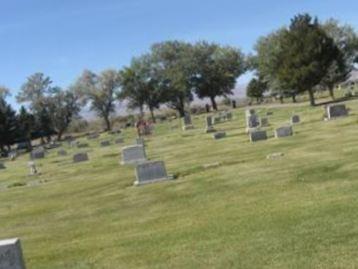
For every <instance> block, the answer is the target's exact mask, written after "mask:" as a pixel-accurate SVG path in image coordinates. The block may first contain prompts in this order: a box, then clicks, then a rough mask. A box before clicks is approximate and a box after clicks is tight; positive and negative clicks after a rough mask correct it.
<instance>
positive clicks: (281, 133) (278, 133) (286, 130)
mask: <svg viewBox="0 0 358 269" xmlns="http://www.w3.org/2000/svg"><path fill="white" fill-rule="evenodd" d="M292 135H293V130H292V126H283V127H280V128H277V129H276V130H275V137H276V138H280V137H286V136H292Z"/></svg>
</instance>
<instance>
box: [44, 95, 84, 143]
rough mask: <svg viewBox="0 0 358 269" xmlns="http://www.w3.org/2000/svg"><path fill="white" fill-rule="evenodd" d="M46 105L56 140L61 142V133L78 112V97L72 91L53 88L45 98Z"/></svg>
mask: <svg viewBox="0 0 358 269" xmlns="http://www.w3.org/2000/svg"><path fill="white" fill-rule="evenodd" d="M47 104H48V105H47V106H48V109H49V115H50V118H51V123H52V126H53V129H54V130H55V132H56V133H57V138H58V140H61V137H62V135H63V133H64V132H65V131H66V130H67V128H68V127H69V125H70V124H71V122H72V120H73V119H74V118H75V117H77V116H78V113H79V112H80V106H79V103H78V97H77V96H76V94H75V92H74V90H72V89H69V90H62V89H61V88H54V89H53V90H52V93H51V95H50V96H48V97H47Z"/></svg>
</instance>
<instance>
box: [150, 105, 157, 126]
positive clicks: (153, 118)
mask: <svg viewBox="0 0 358 269" xmlns="http://www.w3.org/2000/svg"><path fill="white" fill-rule="evenodd" d="M149 111H150V116H151V117H152V121H153V123H155V122H156V120H155V116H154V109H153V108H152V107H149Z"/></svg>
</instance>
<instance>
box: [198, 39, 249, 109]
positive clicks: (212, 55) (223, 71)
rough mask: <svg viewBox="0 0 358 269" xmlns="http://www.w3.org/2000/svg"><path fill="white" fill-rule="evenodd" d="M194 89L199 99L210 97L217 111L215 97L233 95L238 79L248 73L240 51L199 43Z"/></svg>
mask: <svg viewBox="0 0 358 269" xmlns="http://www.w3.org/2000/svg"><path fill="white" fill-rule="evenodd" d="M192 61H193V65H194V66H193V73H192V79H191V82H192V87H193V89H194V91H195V93H196V94H197V95H198V97H199V98H204V97H208V98H210V100H211V103H212V106H213V109H214V110H217V105H216V101H215V97H217V96H227V95H230V94H232V90H233V88H234V87H235V84H236V79H237V78H238V77H239V76H240V75H241V74H242V73H244V72H245V71H246V67H245V61H244V56H243V54H242V53H241V52H240V50H238V49H235V48H232V47H221V46H219V45H217V44H209V43H207V42H199V43H197V44H195V46H194V47H193V57H192Z"/></svg>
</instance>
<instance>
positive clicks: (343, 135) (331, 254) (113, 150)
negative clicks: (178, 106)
mask: <svg viewBox="0 0 358 269" xmlns="http://www.w3.org/2000/svg"><path fill="white" fill-rule="evenodd" d="M357 105H358V102H356V101H353V102H349V103H347V106H348V107H349V108H350V109H351V112H350V116H349V117H347V118H343V119H339V120H333V121H330V122H324V121H322V114H323V109H322V108H321V107H316V108H311V107H308V106H297V107H285V108H259V109H257V112H258V113H259V114H260V115H265V114H266V112H267V111H268V110H270V111H273V115H272V116H270V117H269V120H270V124H271V125H270V127H269V128H267V129H268V131H269V136H270V139H269V140H267V141H263V142H258V143H255V144H251V143H249V142H248V136H247V134H246V133H245V120H244V110H242V109H238V110H235V111H234V119H233V120H232V121H231V122H227V123H222V124H218V125H216V126H215V127H216V129H218V130H224V131H226V132H227V137H226V138H225V139H222V140H218V141H215V140H213V138H212V137H211V135H210V134H205V133H204V125H205V122H204V116H201V117H198V118H195V119H194V125H195V127H196V128H195V129H194V130H190V131H186V132H183V131H181V129H180V128H175V129H172V126H174V127H175V125H179V123H178V121H173V122H171V123H168V122H166V123H163V124H158V125H157V126H156V131H155V134H154V135H152V136H151V137H148V138H146V144H147V154H148V156H149V158H150V159H152V160H164V161H165V163H166V166H167V170H168V172H169V173H170V174H174V175H176V176H177V177H178V178H177V179H176V180H175V181H170V182H163V183H158V184H152V185H147V186H142V187H133V186H132V184H133V182H134V168H133V167H130V166H120V165H119V161H120V152H121V150H120V149H121V146H123V145H113V146H111V147H106V148H100V146H99V141H100V140H101V139H105V136H104V137H102V138H101V139H99V140H97V141H91V142H90V144H91V147H90V148H89V149H87V150H88V151H89V157H90V161H89V162H86V163H79V164H73V163H72V161H71V157H72V155H71V153H73V152H75V150H74V149H70V148H66V149H67V150H68V151H69V153H70V155H69V156H67V157H58V156H57V154H56V153H57V150H53V151H50V153H49V155H48V157H47V158H46V159H44V160H40V161H38V164H39V169H40V171H41V175H40V176H38V177H30V176H28V175H27V174H28V168H27V161H28V156H27V155H26V156H22V157H20V158H19V159H18V160H17V161H15V162H6V163H5V165H6V166H7V169H6V170H0V238H9V237H19V238H21V240H22V245H23V251H24V255H25V259H26V263H27V267H28V269H45V268H46V269H47V268H49V269H63V268H78V269H89V268H95V269H100V268H108V269H109V268H113V269H114V268H125V269H131V268H136V269H138V268H171V269H174V268H193V269H194V268H195V269H196V268H282V269H287V268H357V267H358V255H357V253H358V214H357V212H358V178H357V174H358V165H357V161H358V139H357V138H358V106H357ZM293 113H297V114H298V115H300V116H301V120H302V122H301V123H300V124H298V125H296V126H294V132H295V135H294V136H293V137H288V138H282V139H275V138H273V129H274V128H275V127H279V126H281V125H283V124H286V123H289V119H290V116H291V115H292V114H293ZM123 136H124V138H125V144H127V145H129V144H132V143H133V141H134V137H135V136H134V130H127V131H125V133H124V135H123ZM108 137H109V138H110V139H113V140H114V138H115V136H108ZM82 150H86V149H82ZM277 152H282V153H284V156H283V157H282V158H280V159H276V160H268V159H267V158H266V156H267V155H268V154H272V153H277ZM214 163H219V165H214V166H212V167H209V168H204V165H208V164H214ZM14 183H15V185H16V183H22V184H24V183H26V184H27V186H22V187H21V186H20V187H11V188H7V186H12V185H13V184H14Z"/></svg>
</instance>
